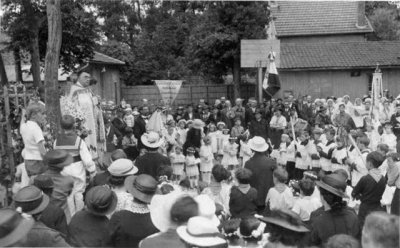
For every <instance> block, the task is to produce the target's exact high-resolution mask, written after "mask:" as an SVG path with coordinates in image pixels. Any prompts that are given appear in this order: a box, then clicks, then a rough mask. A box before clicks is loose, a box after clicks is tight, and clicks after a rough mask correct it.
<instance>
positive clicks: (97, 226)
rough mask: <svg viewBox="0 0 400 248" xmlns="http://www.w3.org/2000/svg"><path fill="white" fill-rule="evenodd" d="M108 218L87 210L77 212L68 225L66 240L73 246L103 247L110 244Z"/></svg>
mask: <svg viewBox="0 0 400 248" xmlns="http://www.w3.org/2000/svg"><path fill="white" fill-rule="evenodd" d="M109 222H110V221H109V220H108V218H107V217H106V216H100V215H94V214H92V213H90V212H89V211H87V210H82V211H79V212H77V213H76V214H75V215H74V216H73V217H72V219H71V222H70V223H69V226H68V237H67V240H68V242H69V243H70V244H71V245H73V246H74V247H105V246H109V244H110V235H109V233H108V225H109Z"/></svg>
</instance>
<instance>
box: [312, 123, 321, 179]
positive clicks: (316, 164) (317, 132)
mask: <svg viewBox="0 0 400 248" xmlns="http://www.w3.org/2000/svg"><path fill="white" fill-rule="evenodd" d="M322 133H323V130H322V129H321V128H319V127H316V128H315V129H314V130H313V139H312V140H310V142H311V144H310V156H311V167H312V170H313V171H316V172H317V173H318V172H319V171H320V170H321V164H320V156H319V152H318V150H317V146H318V145H319V144H322V141H321V135H322Z"/></svg>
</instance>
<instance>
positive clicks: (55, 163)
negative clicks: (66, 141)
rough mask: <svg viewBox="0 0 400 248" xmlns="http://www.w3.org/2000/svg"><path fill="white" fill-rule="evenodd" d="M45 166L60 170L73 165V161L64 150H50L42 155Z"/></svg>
mask: <svg viewBox="0 0 400 248" xmlns="http://www.w3.org/2000/svg"><path fill="white" fill-rule="evenodd" d="M44 160H45V161H46V162H47V165H48V166H49V167H52V168H58V169H62V168H64V167H65V166H67V165H70V164H72V163H73V161H74V159H73V158H72V156H71V155H70V154H69V153H68V152H67V151H65V150H51V151H49V152H47V153H46V154H45V155H44Z"/></svg>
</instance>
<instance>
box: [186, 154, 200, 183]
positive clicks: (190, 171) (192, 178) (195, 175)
mask: <svg viewBox="0 0 400 248" xmlns="http://www.w3.org/2000/svg"><path fill="white" fill-rule="evenodd" d="M195 152H196V150H195V149H194V148H193V147H189V148H188V149H187V150H186V158H185V166H186V175H187V177H188V178H189V182H190V187H191V188H195V187H197V185H198V181H199V174H200V173H199V166H198V165H199V164H200V162H201V161H200V159H199V158H196V157H195V156H194V153H195Z"/></svg>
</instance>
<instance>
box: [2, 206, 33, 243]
mask: <svg viewBox="0 0 400 248" xmlns="http://www.w3.org/2000/svg"><path fill="white" fill-rule="evenodd" d="M34 224H35V221H34V220H33V218H32V217H30V216H26V215H22V214H20V213H18V212H17V211H15V210H13V209H11V208H3V209H0V247H7V246H12V245H13V244H15V243H17V242H18V241H19V240H21V239H22V238H23V237H25V236H26V234H28V232H29V231H30V230H31V229H32V227H33V225H34Z"/></svg>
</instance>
